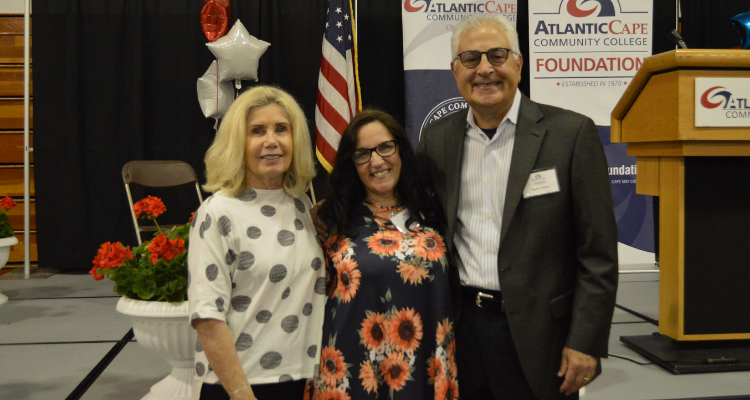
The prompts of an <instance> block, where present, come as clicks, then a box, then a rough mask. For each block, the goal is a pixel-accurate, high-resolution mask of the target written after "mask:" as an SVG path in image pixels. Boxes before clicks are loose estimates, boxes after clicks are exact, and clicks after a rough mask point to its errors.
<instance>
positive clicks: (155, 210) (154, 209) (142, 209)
mask: <svg viewBox="0 0 750 400" xmlns="http://www.w3.org/2000/svg"><path fill="white" fill-rule="evenodd" d="M133 211H135V217H136V218H140V217H141V214H145V215H146V217H150V218H156V217H158V216H159V215H161V214H162V213H164V212H165V211H167V207H166V206H165V205H164V202H163V201H161V199H160V198H158V197H154V196H148V197H146V198H145V199H143V200H141V201H139V202H137V203H135V205H133Z"/></svg>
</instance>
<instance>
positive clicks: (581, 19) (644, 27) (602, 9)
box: [530, 0, 651, 86]
mask: <svg viewBox="0 0 750 400" xmlns="http://www.w3.org/2000/svg"><path fill="white" fill-rule="evenodd" d="M623 4H624V5H625V6H626V7H628V6H630V7H631V8H625V9H623ZM632 7H633V5H632V4H630V3H628V2H623V1H621V0H560V2H559V3H555V4H554V5H551V7H550V8H549V9H547V10H546V11H542V12H534V13H533V18H532V20H531V24H532V25H531V26H533V27H534V28H533V34H532V37H531V38H530V39H531V45H532V46H531V47H532V53H535V52H539V53H540V55H541V53H544V54H545V55H543V56H537V57H532V60H533V63H534V64H533V65H532V68H536V72H541V73H544V72H547V73H555V74H559V73H579V72H594V73H599V74H597V76H598V77H607V76H608V75H601V74H600V73H602V72H619V73H623V72H625V73H628V74H631V73H634V71H637V70H638V69H639V68H640V66H641V64H642V63H643V59H644V58H643V57H639V56H638V53H643V52H644V50H648V51H650V49H651V42H650V40H651V37H650V35H651V17H650V14H649V13H648V11H643V10H641V9H632ZM597 53H600V54H601V55H598V54H597ZM604 53H612V54H607V55H604ZM626 53H631V54H626ZM547 54H560V55H559V56H547ZM569 54H579V55H580V56H575V57H571V56H569ZM573 82H575V83H576V84H578V83H581V82H583V81H580V80H576V81H573ZM585 83H586V85H587V86H612V85H614V86H619V85H621V84H623V82H622V81H620V80H616V81H612V82H605V81H587V82H585Z"/></svg>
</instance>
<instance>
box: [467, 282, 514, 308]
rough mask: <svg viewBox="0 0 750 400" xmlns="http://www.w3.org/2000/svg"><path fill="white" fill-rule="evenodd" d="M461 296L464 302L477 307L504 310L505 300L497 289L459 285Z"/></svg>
mask: <svg viewBox="0 0 750 400" xmlns="http://www.w3.org/2000/svg"><path fill="white" fill-rule="evenodd" d="M461 297H462V298H463V300H464V304H467V303H468V304H469V305H472V306H477V307H479V308H485V309H488V310H500V311H501V312H505V302H503V295H502V293H501V292H500V291H499V290H487V289H478V288H475V287H471V286H461Z"/></svg>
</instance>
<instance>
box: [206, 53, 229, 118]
mask: <svg viewBox="0 0 750 400" xmlns="http://www.w3.org/2000/svg"><path fill="white" fill-rule="evenodd" d="M217 71H218V63H217V62H216V60H214V61H213V62H212V63H211V66H210V67H208V70H207V71H206V73H205V74H203V76H202V77H200V78H198V102H199V103H200V105H201V110H203V115H205V116H206V118H215V119H217V120H218V119H219V118H221V117H223V116H224V113H225V112H227V109H229V106H230V105H232V101H233V100H234V90H233V89H232V83H231V82H227V81H219V77H218V76H217Z"/></svg>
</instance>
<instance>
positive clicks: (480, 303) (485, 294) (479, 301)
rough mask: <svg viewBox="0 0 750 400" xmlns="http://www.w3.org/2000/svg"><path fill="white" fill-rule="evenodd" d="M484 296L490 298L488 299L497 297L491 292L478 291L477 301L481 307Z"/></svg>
mask: <svg viewBox="0 0 750 400" xmlns="http://www.w3.org/2000/svg"><path fill="white" fill-rule="evenodd" d="M482 297H486V298H488V299H494V298H495V297H494V296H493V295H491V294H487V293H482V292H477V299H476V303H477V307H479V308H482Z"/></svg>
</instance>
